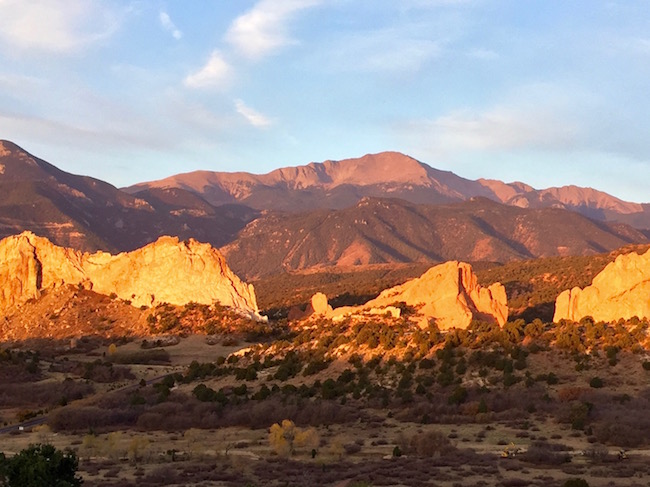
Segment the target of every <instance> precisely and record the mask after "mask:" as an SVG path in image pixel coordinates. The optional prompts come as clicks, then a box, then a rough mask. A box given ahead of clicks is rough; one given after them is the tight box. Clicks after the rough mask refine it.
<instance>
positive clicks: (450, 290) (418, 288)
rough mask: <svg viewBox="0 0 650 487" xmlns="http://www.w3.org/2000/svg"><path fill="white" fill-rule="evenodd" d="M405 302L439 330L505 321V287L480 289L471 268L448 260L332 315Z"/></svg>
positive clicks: (387, 306) (359, 311) (424, 323)
mask: <svg viewBox="0 0 650 487" xmlns="http://www.w3.org/2000/svg"><path fill="white" fill-rule="evenodd" d="M399 302H404V303H406V304H407V305H409V306H413V307H416V308H418V312H419V313H420V325H421V326H426V325H427V324H428V322H429V320H430V319H433V320H435V322H436V324H437V325H438V327H439V328H440V329H441V330H447V329H449V328H467V327H468V326H469V324H470V323H471V321H472V320H473V319H479V320H483V321H488V322H492V323H498V324H499V325H503V324H504V323H505V322H506V321H507V320H508V303H507V298H506V291H505V288H504V287H503V286H502V285H501V284H500V283H495V284H492V285H491V286H490V287H488V288H484V287H481V286H479V284H478V280H477V278H476V275H475V274H474V272H473V270H472V266H471V265H469V264H466V263H464V262H457V261H450V262H446V263H444V264H440V265H438V266H435V267H432V268H431V269H429V270H428V271H427V272H425V273H424V274H423V275H422V276H420V277H418V278H416V279H412V280H410V281H407V282H406V283H404V284H402V285H400V286H396V287H393V288H390V289H387V290H385V291H383V292H382V293H381V294H380V295H379V296H378V297H377V298H375V299H373V300H371V301H368V302H367V303H366V304H364V305H363V306H359V307H354V308H353V307H347V308H338V309H335V310H334V311H333V312H332V313H331V316H333V317H336V316H344V315H346V314H355V313H363V312H365V311H368V310H372V311H373V312H374V313H376V312H377V311H379V310H381V309H382V308H385V309H388V308H389V307H390V305H393V304H395V303H399Z"/></svg>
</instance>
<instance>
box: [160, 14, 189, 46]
mask: <svg viewBox="0 0 650 487" xmlns="http://www.w3.org/2000/svg"><path fill="white" fill-rule="evenodd" d="M159 17H160V25H162V26H163V29H165V30H166V31H167V32H169V33H170V34H171V35H172V37H173V38H174V39H176V40H179V39H180V38H181V37H183V33H182V32H181V31H180V30H179V29H178V27H176V25H175V24H174V22H172V19H171V18H170V17H169V14H168V13H167V12H162V11H161V12H160V16H159Z"/></svg>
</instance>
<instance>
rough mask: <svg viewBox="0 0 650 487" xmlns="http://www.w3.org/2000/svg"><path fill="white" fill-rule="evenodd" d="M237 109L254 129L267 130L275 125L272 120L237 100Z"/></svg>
mask: <svg viewBox="0 0 650 487" xmlns="http://www.w3.org/2000/svg"><path fill="white" fill-rule="evenodd" d="M235 109H236V110H237V113H239V114H240V115H241V116H242V117H244V118H245V119H246V120H247V121H248V123H250V124H251V125H252V126H253V127H258V128H265V127H269V126H270V125H272V123H273V122H272V121H271V119H269V118H268V117H266V116H265V115H262V114H261V113H260V112H258V111H257V110H254V109H253V108H251V107H249V106H247V105H246V104H245V103H244V102H243V101H242V100H235Z"/></svg>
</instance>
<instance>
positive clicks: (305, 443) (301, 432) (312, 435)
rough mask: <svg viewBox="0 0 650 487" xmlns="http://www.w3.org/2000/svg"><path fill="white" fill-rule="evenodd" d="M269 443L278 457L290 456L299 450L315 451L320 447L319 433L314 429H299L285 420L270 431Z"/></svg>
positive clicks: (291, 422)
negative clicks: (303, 448) (302, 448)
mask: <svg viewBox="0 0 650 487" xmlns="http://www.w3.org/2000/svg"><path fill="white" fill-rule="evenodd" d="M269 443H270V444H271V448H273V450H275V452H276V453H277V454H278V455H282V456H289V455H293V454H295V453H296V449H297V448H301V447H305V448H307V449H310V450H311V449H315V448H316V447H318V443H319V437H318V432H317V431H316V430H315V429H314V428H298V427H297V426H296V425H295V424H294V422H293V421H291V420H289V419H285V420H283V421H282V423H281V424H278V423H275V424H274V425H273V426H271V428H270V429H269Z"/></svg>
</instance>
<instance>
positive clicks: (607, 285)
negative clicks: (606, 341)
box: [553, 250, 650, 322]
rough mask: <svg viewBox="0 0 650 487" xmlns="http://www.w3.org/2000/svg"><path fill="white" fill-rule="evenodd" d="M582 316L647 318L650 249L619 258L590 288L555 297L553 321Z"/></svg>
mask: <svg viewBox="0 0 650 487" xmlns="http://www.w3.org/2000/svg"><path fill="white" fill-rule="evenodd" d="M585 316H591V317H592V318H593V319H594V320H596V321H605V322H612V321H618V320H620V319H621V318H622V319H629V318H632V317H634V316H638V317H639V318H650V250H649V251H648V252H646V253H645V254H643V255H639V254H637V253H634V252H633V253H630V254H625V255H619V256H618V257H617V258H616V260H615V261H614V262H612V263H610V264H608V265H607V267H605V268H604V269H603V270H602V271H601V272H600V273H599V274H598V275H597V276H596V277H594V279H593V281H592V283H591V286H587V287H586V288H584V289H580V288H578V287H576V288H573V289H571V290H566V291H564V292H562V293H561V294H560V295H559V296H558V297H557V299H556V301H555V315H554V316H553V321H555V322H558V321H560V320H562V319H566V320H572V321H580V320H581V319H582V318H584V317H585Z"/></svg>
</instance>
